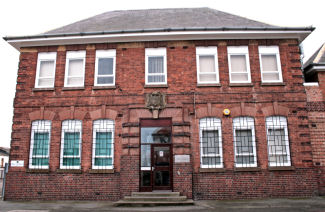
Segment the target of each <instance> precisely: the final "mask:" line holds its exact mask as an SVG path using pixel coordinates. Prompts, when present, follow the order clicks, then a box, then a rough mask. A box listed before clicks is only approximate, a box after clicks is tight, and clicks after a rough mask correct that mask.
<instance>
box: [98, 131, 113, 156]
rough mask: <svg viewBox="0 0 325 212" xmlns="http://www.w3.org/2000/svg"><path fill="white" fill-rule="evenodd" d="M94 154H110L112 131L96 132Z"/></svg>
mask: <svg viewBox="0 0 325 212" xmlns="http://www.w3.org/2000/svg"><path fill="white" fill-rule="evenodd" d="M95 155H96V156H99V155H100V156H103V155H105V156H111V155H112V133H111V132H96V151H95Z"/></svg>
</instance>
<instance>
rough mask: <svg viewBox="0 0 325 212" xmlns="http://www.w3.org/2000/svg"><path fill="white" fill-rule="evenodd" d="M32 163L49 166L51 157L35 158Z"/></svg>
mask: <svg viewBox="0 0 325 212" xmlns="http://www.w3.org/2000/svg"><path fill="white" fill-rule="evenodd" d="M32 165H33V166H48V165H49V159H48V158H33V159H32Z"/></svg>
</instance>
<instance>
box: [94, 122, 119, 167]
mask: <svg viewBox="0 0 325 212" xmlns="http://www.w3.org/2000/svg"><path fill="white" fill-rule="evenodd" d="M113 158H114V121H113V120H108V119H100V120H96V121H94V123H93V164H92V165H93V169H113V164H114V163H113Z"/></svg>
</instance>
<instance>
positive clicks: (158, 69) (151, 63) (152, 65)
mask: <svg viewBox="0 0 325 212" xmlns="http://www.w3.org/2000/svg"><path fill="white" fill-rule="evenodd" d="M148 73H164V57H162V56H161V57H149V58H148Z"/></svg>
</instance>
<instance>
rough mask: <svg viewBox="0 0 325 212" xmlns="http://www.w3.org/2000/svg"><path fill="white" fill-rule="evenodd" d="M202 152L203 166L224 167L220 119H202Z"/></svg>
mask: <svg viewBox="0 0 325 212" xmlns="http://www.w3.org/2000/svg"><path fill="white" fill-rule="evenodd" d="M200 153H201V154H200V155H201V160H200V161H201V168H222V167H223V158H222V135H221V121H220V119H217V118H202V119H200Z"/></svg>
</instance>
